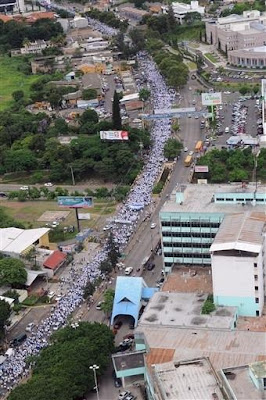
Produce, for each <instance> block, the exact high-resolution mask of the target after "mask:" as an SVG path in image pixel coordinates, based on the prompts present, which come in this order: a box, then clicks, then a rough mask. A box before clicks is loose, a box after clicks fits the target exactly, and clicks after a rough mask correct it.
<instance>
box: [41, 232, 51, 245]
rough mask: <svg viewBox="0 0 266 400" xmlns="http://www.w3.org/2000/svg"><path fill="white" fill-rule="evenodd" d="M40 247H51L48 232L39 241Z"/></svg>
mask: <svg viewBox="0 0 266 400" xmlns="http://www.w3.org/2000/svg"><path fill="white" fill-rule="evenodd" d="M39 245H40V246H46V247H49V245H50V243H49V235H48V232H47V233H45V234H44V235H43V236H42V237H40V239H39Z"/></svg>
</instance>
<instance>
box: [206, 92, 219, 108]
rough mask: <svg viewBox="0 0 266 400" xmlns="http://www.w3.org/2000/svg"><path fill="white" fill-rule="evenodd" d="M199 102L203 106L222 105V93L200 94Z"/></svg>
mask: <svg viewBox="0 0 266 400" xmlns="http://www.w3.org/2000/svg"><path fill="white" fill-rule="evenodd" d="M201 102H202V104H203V105H204V106H216V105H218V104H222V93H221V92H218V93H202V94H201Z"/></svg>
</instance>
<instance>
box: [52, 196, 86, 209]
mask: <svg viewBox="0 0 266 400" xmlns="http://www.w3.org/2000/svg"><path fill="white" fill-rule="evenodd" d="M57 204H58V205H59V206H60V207H68V208H89V207H92V197H81V196H80V197H74V196H58V197H57Z"/></svg>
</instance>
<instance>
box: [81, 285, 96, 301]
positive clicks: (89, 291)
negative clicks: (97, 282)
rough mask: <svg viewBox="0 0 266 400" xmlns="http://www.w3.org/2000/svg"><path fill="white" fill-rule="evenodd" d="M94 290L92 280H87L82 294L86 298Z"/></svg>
mask: <svg viewBox="0 0 266 400" xmlns="http://www.w3.org/2000/svg"><path fill="white" fill-rule="evenodd" d="M94 291H95V286H94V284H93V283H92V282H90V281H89V282H88V283H87V285H86V286H85V289H84V294H83V297H84V299H88V298H89V297H91V296H92V295H93V293H94Z"/></svg>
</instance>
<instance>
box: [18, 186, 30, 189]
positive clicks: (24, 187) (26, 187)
mask: <svg viewBox="0 0 266 400" xmlns="http://www.w3.org/2000/svg"><path fill="white" fill-rule="evenodd" d="M20 190H29V186H21V187H20Z"/></svg>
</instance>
